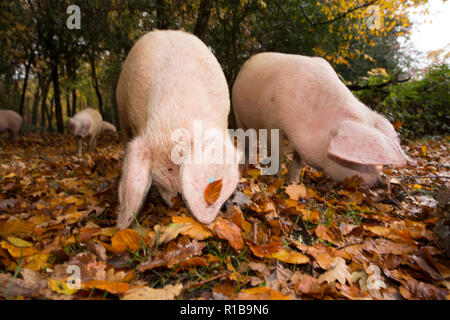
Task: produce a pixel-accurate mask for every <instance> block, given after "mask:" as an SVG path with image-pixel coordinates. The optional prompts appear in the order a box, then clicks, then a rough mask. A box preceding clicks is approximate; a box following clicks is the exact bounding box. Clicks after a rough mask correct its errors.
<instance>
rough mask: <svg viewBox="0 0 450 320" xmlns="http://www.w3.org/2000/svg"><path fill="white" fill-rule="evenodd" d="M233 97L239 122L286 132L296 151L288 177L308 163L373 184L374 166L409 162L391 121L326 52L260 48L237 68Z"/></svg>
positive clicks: (340, 177) (375, 179)
mask: <svg viewBox="0 0 450 320" xmlns="http://www.w3.org/2000/svg"><path fill="white" fill-rule="evenodd" d="M232 100H233V108H234V114H235V117H236V121H237V124H238V126H239V127H241V128H243V129H247V128H255V129H259V128H265V129H280V141H281V142H282V141H283V140H282V139H283V137H284V136H285V137H287V139H288V140H289V142H290V144H291V145H292V146H293V148H294V150H295V152H294V157H293V161H292V162H291V164H290V167H289V169H288V181H289V182H291V181H298V178H299V173H300V171H301V168H302V167H303V163H304V162H306V163H307V164H309V165H311V166H313V167H315V168H317V169H321V170H323V171H324V172H325V173H326V174H327V175H328V176H329V177H330V178H332V179H333V180H336V181H342V180H343V179H344V178H346V177H352V176H354V175H358V176H360V177H362V179H363V181H364V182H365V185H367V186H371V185H374V184H375V183H377V182H379V180H380V173H379V171H378V169H377V168H376V165H384V164H392V165H404V164H406V162H407V161H409V158H408V157H407V156H406V155H405V153H404V152H403V150H402V149H401V147H400V144H399V142H400V141H399V138H398V136H397V133H396V132H395V130H394V128H393V127H392V125H391V124H390V122H389V121H388V120H387V119H385V118H384V117H383V116H381V115H380V114H378V113H376V112H374V111H372V110H370V109H369V108H368V107H367V106H365V105H364V104H363V103H361V102H360V101H358V99H357V98H356V97H355V96H354V95H353V94H352V93H351V92H350V90H349V89H348V88H347V87H346V86H345V85H344V84H343V83H342V82H341V80H339V78H338V76H337V74H336V72H335V71H334V70H333V68H332V67H331V65H330V64H329V63H328V62H327V61H326V60H324V59H322V58H316V57H314V58H313V57H305V56H301V55H293V54H282V53H273V52H267V53H261V54H257V55H255V56H253V57H251V58H250V59H249V60H248V61H247V62H246V63H245V64H244V66H243V67H242V69H241V71H240V72H239V74H238V76H237V79H236V81H235V83H234V86H233V92H232ZM281 142H280V144H279V147H280V162H279V163H280V169H281V159H282V157H283V149H282V147H283V143H281Z"/></svg>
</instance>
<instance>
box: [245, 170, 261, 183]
mask: <svg viewBox="0 0 450 320" xmlns="http://www.w3.org/2000/svg"><path fill="white" fill-rule="evenodd" d="M247 174H248V175H249V176H250V177H252V178H253V179H255V180H256V179H258V177H259V176H260V175H261V170H258V169H250V170H248V171H247Z"/></svg>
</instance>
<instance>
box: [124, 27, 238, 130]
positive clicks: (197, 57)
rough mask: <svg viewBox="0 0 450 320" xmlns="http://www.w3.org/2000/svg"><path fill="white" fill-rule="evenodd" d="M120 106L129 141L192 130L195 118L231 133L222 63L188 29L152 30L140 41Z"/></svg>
mask: <svg viewBox="0 0 450 320" xmlns="http://www.w3.org/2000/svg"><path fill="white" fill-rule="evenodd" d="M117 103H118V109H119V117H120V123H121V127H122V129H123V130H124V131H125V134H126V136H127V138H132V137H134V136H137V135H140V134H142V133H143V132H144V131H145V130H153V132H160V131H161V130H163V131H167V130H173V129H176V128H179V127H184V128H188V127H189V126H191V124H192V120H195V119H198V120H202V121H203V122H204V123H205V124H208V125H210V126H212V127H220V128H224V129H225V128H226V127H227V116H228V113H229V108H230V102H229V94H228V86H227V83H226V79H225V76H224V74H223V72H222V69H221V67H220V65H219V63H218V61H217V59H216V58H215V57H214V55H213V54H212V53H211V51H210V50H209V49H208V47H206V45H205V44H204V43H203V42H201V41H200V40H199V39H198V38H197V37H195V36H193V35H191V34H188V33H185V32H182V31H152V32H150V33H148V34H146V35H144V36H143V37H142V38H141V39H139V40H138V42H137V43H136V44H135V45H134V46H133V48H132V49H131V51H130V53H129V54H128V56H127V58H126V60H125V63H124V65H123V68H122V72H121V75H120V78H119V83H118V86H117Z"/></svg>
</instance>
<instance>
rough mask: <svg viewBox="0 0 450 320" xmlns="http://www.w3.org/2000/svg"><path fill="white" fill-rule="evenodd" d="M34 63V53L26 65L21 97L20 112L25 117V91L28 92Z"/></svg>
mask: <svg viewBox="0 0 450 320" xmlns="http://www.w3.org/2000/svg"><path fill="white" fill-rule="evenodd" d="M32 63H33V55H31V56H30V58H29V59H28V63H27V65H26V67H25V79H23V87H22V96H21V98H20V105H19V113H20V115H21V116H22V117H23V105H24V103H25V93H26V92H27V84H28V75H29V74H30V69H31V64H32Z"/></svg>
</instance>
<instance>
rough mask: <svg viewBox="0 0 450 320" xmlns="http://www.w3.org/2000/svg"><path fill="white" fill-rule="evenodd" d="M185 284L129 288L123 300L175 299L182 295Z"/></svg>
mask: <svg viewBox="0 0 450 320" xmlns="http://www.w3.org/2000/svg"><path fill="white" fill-rule="evenodd" d="M182 289H183V285H182V284H181V283H178V284H176V285H170V284H169V285H167V286H165V287H164V288H161V289H154V288H150V287H141V288H133V289H130V290H128V291H127V292H126V293H125V295H124V296H123V297H122V300H173V299H175V297H176V296H178V295H180V293H181V290H182Z"/></svg>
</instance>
